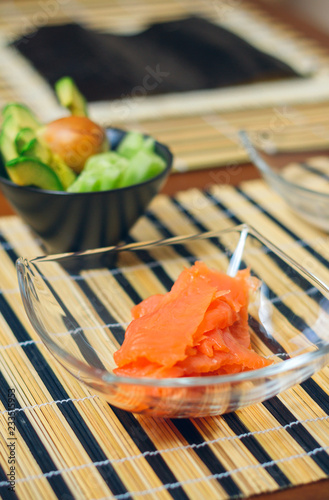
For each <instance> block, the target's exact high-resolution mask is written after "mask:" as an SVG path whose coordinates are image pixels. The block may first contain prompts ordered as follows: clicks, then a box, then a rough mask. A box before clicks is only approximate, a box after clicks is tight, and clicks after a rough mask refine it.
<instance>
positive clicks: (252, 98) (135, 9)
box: [0, 0, 329, 171]
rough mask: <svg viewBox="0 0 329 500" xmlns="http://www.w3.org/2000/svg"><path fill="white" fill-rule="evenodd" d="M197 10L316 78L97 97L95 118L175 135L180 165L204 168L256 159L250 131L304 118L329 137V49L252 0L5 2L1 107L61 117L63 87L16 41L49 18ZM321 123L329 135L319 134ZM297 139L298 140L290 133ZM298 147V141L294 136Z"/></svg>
mask: <svg viewBox="0 0 329 500" xmlns="http://www.w3.org/2000/svg"><path fill="white" fill-rule="evenodd" d="M191 14H197V15H201V16H205V17H206V18H207V19H209V20H211V21H212V22H218V23H220V24H221V25H223V26H224V27H226V28H228V29H230V30H232V31H233V32H235V33H237V34H238V35H240V36H242V37H245V38H246V39H247V40H248V41H250V42H251V43H253V44H254V45H255V46H256V47H258V48H260V49H263V50H265V51H266V50H268V51H270V53H272V54H273V55H274V56H276V57H278V58H281V59H282V60H284V61H285V62H287V63H288V64H290V65H291V66H292V67H294V68H295V69H297V70H298V71H300V72H301V73H304V74H305V73H307V72H308V71H310V70H311V71H313V74H312V76H311V77H309V78H305V79H301V81H295V80H294V81H293V82H274V83H266V84H264V83H262V84H255V85H250V86H241V87H237V88H235V89H219V90H214V91H200V92H195V93H186V94H184V93H181V94H179V95H176V96H175V95H170V96H169V97H168V96H160V97H152V98H151V97H150V98H142V99H141V100H128V101H125V100H123V101H122V102H121V104H120V105H112V103H108V102H107V103H106V102H103V103H92V104H91V106H90V113H91V116H92V117H93V118H94V119H95V120H97V121H99V122H100V123H102V124H103V125H107V126H110V125H114V126H123V127H124V128H127V129H128V128H130V129H140V130H142V131H144V132H146V133H150V134H151V135H153V136H155V137H157V138H158V139H159V140H160V141H163V142H166V143H169V144H170V146H171V148H172V150H173V153H174V155H175V164H174V169H175V170H178V171H183V170H193V169H201V168H207V167H212V166H216V167H217V166H220V165H225V164H227V163H241V162H245V161H246V160H247V156H246V153H245V151H243V150H242V149H241V147H240V146H239V141H238V138H237V133H238V131H239V130H241V129H246V130H253V131H255V130H269V131H273V130H274V131H275V130H280V131H282V130H283V129H287V132H288V129H289V134H287V137H289V140H290V141H291V144H292V145H296V141H298V139H299V136H298V133H297V132H295V131H294V128H293V125H296V124H303V126H304V127H305V132H306V134H307V136H308V147H309V148H312V147H314V148H317V149H319V148H322V147H323V148H324V147H328V145H329V133H328V130H327V129H328V127H329V73H328V60H329V52H328V49H327V48H326V47H323V46H320V45H319V44H318V43H317V42H316V41H314V40H312V39H309V38H307V39H306V38H305V37H304V36H303V34H302V33H299V32H296V31H295V30H294V29H293V28H292V27H291V26H289V25H285V24H284V23H282V22H278V21H277V20H275V19H274V18H273V17H271V16H270V15H269V14H267V13H266V12H265V11H264V10H262V9H261V8H258V7H257V8H256V7H255V5H254V4H252V3H249V2H248V1H243V2H242V1H241V0H237V1H236V0H235V1H227V0H216V1H205V0H193V2H191V1H190V0H166V2H164V1H162V0H116V1H115V2H114V1H113V2H106V1H105V0H47V1H46V0H45V1H44V2H42V1H41V2H40V1H39V0H28V1H26V0H16V1H15V2H12V0H3V1H2V2H0V59H1V65H2V72H1V75H0V107H2V106H3V105H4V104H5V103H6V102H8V101H20V102H24V103H25V104H26V105H28V106H30V107H31V108H32V109H33V110H34V111H35V112H36V113H37V114H38V115H39V116H40V118H41V119H42V120H45V121H48V120H50V119H52V118H53V117H56V116H58V115H59V114H60V113H61V112H62V111H61V110H60V109H59V107H58V104H57V102H56V99H55V97H54V93H53V90H52V89H51V88H50V87H49V86H48V84H46V83H45V81H44V80H43V79H42V78H41V76H40V75H39V74H38V73H37V72H36V71H35V70H34V69H33V67H32V66H31V65H30V64H29V63H28V62H27V61H26V60H25V59H24V58H22V56H20V55H19V53H18V52H17V51H15V50H14V49H13V48H9V47H8V46H7V44H8V42H9V41H11V40H13V39H16V38H18V37H20V36H22V35H24V34H25V35H26V34H28V33H30V32H32V31H34V30H36V29H37V28H38V27H39V26H41V25H47V24H61V23H66V22H70V21H72V20H73V21H76V22H79V23H81V24H82V25H84V26H87V27H89V28H92V29H95V30H101V31H113V32H117V33H127V32H128V33H129V32H134V31H136V30H137V31H138V30H140V29H143V28H145V27H146V26H147V25H148V24H149V23H153V22H158V21H166V20H171V19H175V18H180V17H184V16H187V15H191ZM315 124H317V126H318V125H319V124H320V126H322V128H324V129H325V133H322V132H321V133H317V132H316V131H314V130H315V128H316V127H315ZM288 143H289V141H288ZM287 146H289V144H287Z"/></svg>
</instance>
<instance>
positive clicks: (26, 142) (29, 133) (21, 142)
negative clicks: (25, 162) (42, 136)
mask: <svg viewBox="0 0 329 500" xmlns="http://www.w3.org/2000/svg"><path fill="white" fill-rule="evenodd" d="M36 140H37V139H36V137H35V131H34V130H32V129H31V128H29V127H26V128H22V129H21V130H20V131H19V132H18V134H17V135H16V137H15V147H16V151H17V155H18V156H21V155H22V154H24V155H25V156H26V155H27V156H28V152H29V151H31V150H32V151H33V149H34V147H35V143H36ZM31 156H34V155H31Z"/></svg>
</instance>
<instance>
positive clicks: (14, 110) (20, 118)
mask: <svg viewBox="0 0 329 500" xmlns="http://www.w3.org/2000/svg"><path fill="white" fill-rule="evenodd" d="M9 116H11V117H12V118H13V122H14V123H15V124H16V127H17V130H20V129H22V128H31V129H32V130H36V129H38V128H39V127H40V126H41V123H40V122H39V120H38V119H37V118H36V116H35V115H34V113H33V112H32V111H31V110H30V109H29V108H28V107H26V106H24V104H20V103H17V102H10V103H8V104H6V106H5V107H4V108H3V109H2V118H3V120H6V119H7V118H8V117H9Z"/></svg>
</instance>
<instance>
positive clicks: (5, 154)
mask: <svg viewBox="0 0 329 500" xmlns="http://www.w3.org/2000/svg"><path fill="white" fill-rule="evenodd" d="M16 135H17V127H16V124H15V122H14V119H13V117H12V116H8V117H7V118H6V119H5V121H4V122H3V125H2V129H1V134H0V151H1V155H2V158H3V162H4V163H7V161H10V160H12V159H13V158H16V157H17V150H16V145H15V138H16Z"/></svg>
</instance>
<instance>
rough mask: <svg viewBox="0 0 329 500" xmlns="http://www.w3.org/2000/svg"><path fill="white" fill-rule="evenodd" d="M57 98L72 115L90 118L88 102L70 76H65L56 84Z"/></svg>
mask: <svg viewBox="0 0 329 500" xmlns="http://www.w3.org/2000/svg"><path fill="white" fill-rule="evenodd" d="M55 92H56V95H57V98H58V100H59V102H60V104H61V106H64V108H67V109H68V110H69V111H70V113H71V114H72V115H75V116H88V111H87V101H86V99H85V98H84V96H83V95H82V94H81V92H80V91H79V89H78V87H77V86H76V84H75V82H74V81H73V80H72V78H70V77H69V76H63V78H61V79H60V80H58V81H57V82H56V83H55Z"/></svg>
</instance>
